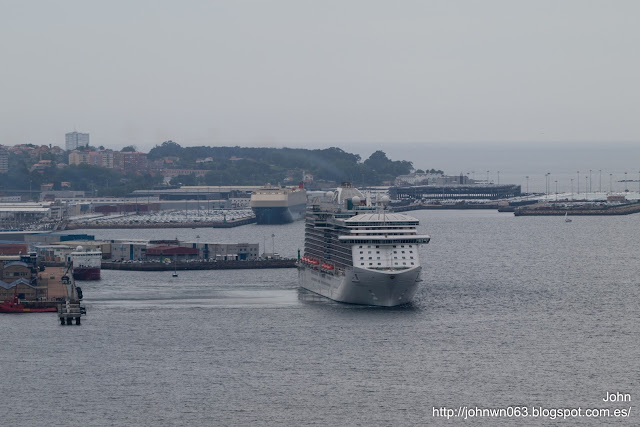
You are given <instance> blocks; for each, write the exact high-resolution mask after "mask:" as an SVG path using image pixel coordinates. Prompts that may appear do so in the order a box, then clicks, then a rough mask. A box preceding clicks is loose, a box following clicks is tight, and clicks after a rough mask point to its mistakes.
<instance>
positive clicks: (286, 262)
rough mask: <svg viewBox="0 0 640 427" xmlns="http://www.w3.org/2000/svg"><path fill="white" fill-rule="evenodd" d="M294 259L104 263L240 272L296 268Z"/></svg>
mask: <svg viewBox="0 0 640 427" xmlns="http://www.w3.org/2000/svg"><path fill="white" fill-rule="evenodd" d="M295 266H296V260H295V259H293V258H287V259H274V260H259V261H212V262H209V261H206V262H175V263H161V262H131V263H127V262H104V261H103V262H102V269H103V270H128V271H173V270H238V269H255V268H295Z"/></svg>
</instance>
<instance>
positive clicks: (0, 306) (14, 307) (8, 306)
mask: <svg viewBox="0 0 640 427" xmlns="http://www.w3.org/2000/svg"><path fill="white" fill-rule="evenodd" d="M53 311H58V309H57V308H55V307H49V308H27V307H25V306H24V304H20V300H19V299H18V286H17V285H16V290H15V292H14V294H13V298H7V299H6V300H4V302H3V303H0V313H45V312H53Z"/></svg>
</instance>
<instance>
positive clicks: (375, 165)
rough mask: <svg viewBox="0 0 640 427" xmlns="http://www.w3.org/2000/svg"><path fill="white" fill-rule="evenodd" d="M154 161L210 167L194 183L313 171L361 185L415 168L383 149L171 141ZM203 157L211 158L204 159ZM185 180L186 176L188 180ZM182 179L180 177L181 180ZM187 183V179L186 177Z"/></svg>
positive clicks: (254, 180)
mask: <svg viewBox="0 0 640 427" xmlns="http://www.w3.org/2000/svg"><path fill="white" fill-rule="evenodd" d="M148 158H149V159H150V160H158V159H162V158H175V159H176V161H175V165H176V166H175V167H177V168H184V169H208V170H210V172H207V173H206V175H205V176H204V177H203V178H200V179H195V177H192V178H190V179H189V181H190V182H197V183H202V184H206V185H225V184H226V185H243V184H247V185H248V184H254V185H256V184H258V185H259V184H264V183H265V182H271V183H277V182H283V181H284V180H285V179H286V178H287V177H289V176H290V175H291V174H292V172H295V175H296V176H295V177H294V178H295V181H299V180H301V178H302V173H303V172H305V173H310V174H312V175H313V176H314V180H315V181H333V182H342V181H351V182H354V183H356V184H357V185H361V184H366V185H380V184H382V183H384V182H385V181H392V180H393V179H394V178H395V177H396V176H397V175H402V174H407V173H409V172H411V171H412V170H413V165H412V162H410V161H406V160H399V161H394V160H391V159H389V158H388V157H387V155H386V154H385V153H384V152H383V151H376V152H375V153H373V154H372V155H371V156H370V157H369V158H368V159H366V160H364V161H362V159H361V158H360V156H359V155H358V154H352V153H348V152H346V151H344V150H342V149H340V148H337V147H331V148H326V149H315V150H309V149H304V148H261V147H181V146H180V145H179V144H177V143H176V142H173V141H166V142H164V143H162V145H159V146H156V147H154V148H153V149H152V150H151V151H150V152H149V155H148ZM202 159H209V161H207V162H203V161H202ZM186 180H187V179H183V180H182V181H186ZM176 181H179V180H176ZM182 183H183V184H184V182H182Z"/></svg>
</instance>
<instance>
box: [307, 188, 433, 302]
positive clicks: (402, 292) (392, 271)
mask: <svg viewBox="0 0 640 427" xmlns="http://www.w3.org/2000/svg"><path fill="white" fill-rule="evenodd" d="M388 201H389V198H388V196H383V197H381V198H380V200H378V201H377V202H376V203H375V206H374V205H372V203H371V201H370V200H368V199H366V198H365V197H364V196H363V195H362V193H361V192H360V191H359V190H357V189H356V188H354V187H352V186H351V184H349V183H343V184H342V186H341V187H339V188H338V189H336V191H333V192H327V193H326V194H325V195H324V196H323V197H318V198H316V199H314V200H313V201H311V202H310V206H309V207H308V209H307V211H306V218H305V221H306V222H305V243H304V256H302V257H301V258H300V260H299V262H298V279H299V283H300V286H301V287H303V288H305V289H308V290H310V291H312V292H315V293H317V294H320V295H322V296H325V297H327V298H330V299H332V300H335V301H339V302H346V303H352V304H367V305H376V306H385V307H391V306H396V305H402V304H406V303H409V302H411V300H412V299H413V296H414V295H415V293H416V290H417V289H418V286H419V284H420V282H421V281H422V279H421V277H420V273H421V271H422V267H421V266H420V257H419V254H418V249H419V246H420V245H422V244H426V243H429V240H430V239H431V238H430V236H428V235H422V234H418V232H417V226H418V225H419V221H418V220H417V219H415V218H413V217H411V216H408V215H405V214H399V213H389V212H388V211H386V210H385V204H386V203H388Z"/></svg>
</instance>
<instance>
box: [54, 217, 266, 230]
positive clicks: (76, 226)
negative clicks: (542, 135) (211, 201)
mask: <svg viewBox="0 0 640 427" xmlns="http://www.w3.org/2000/svg"><path fill="white" fill-rule="evenodd" d="M254 222H256V218H255V217H249V218H242V219H236V220H229V221H226V222H201V221H199V222H170V223H166V222H162V223H156V222H149V223H146V222H136V223H134V224H129V223H127V224H100V223H91V222H83V223H73V222H70V223H69V224H67V226H66V229H67V230H85V229H86V230H94V229H119V228H127V229H131V228H233V227H239V226H241V225H246V224H252V223H254Z"/></svg>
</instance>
